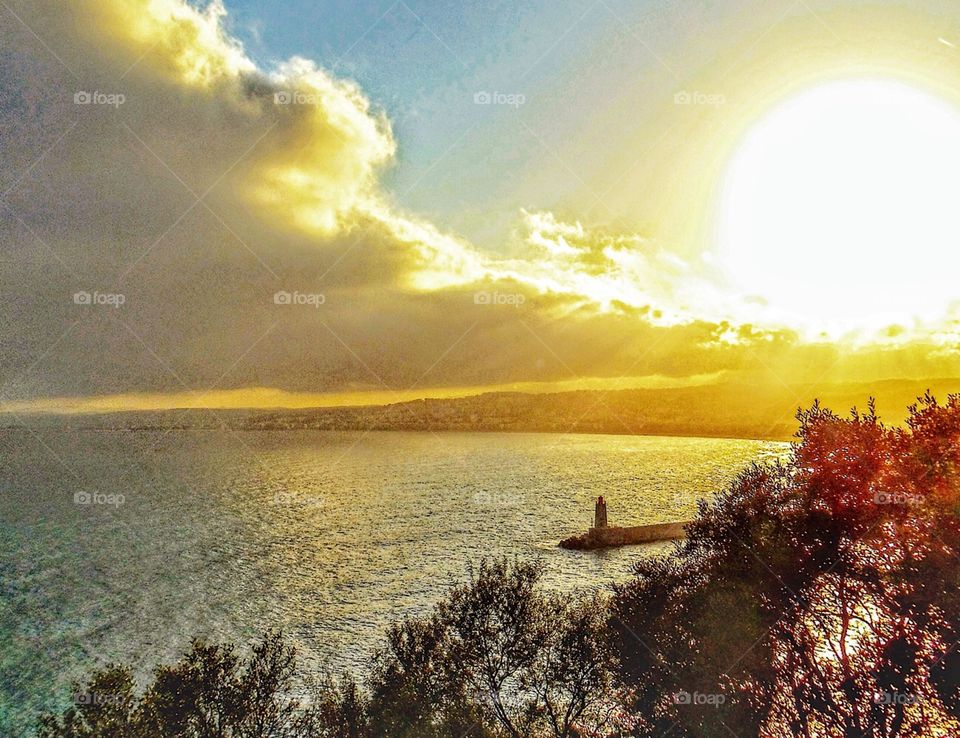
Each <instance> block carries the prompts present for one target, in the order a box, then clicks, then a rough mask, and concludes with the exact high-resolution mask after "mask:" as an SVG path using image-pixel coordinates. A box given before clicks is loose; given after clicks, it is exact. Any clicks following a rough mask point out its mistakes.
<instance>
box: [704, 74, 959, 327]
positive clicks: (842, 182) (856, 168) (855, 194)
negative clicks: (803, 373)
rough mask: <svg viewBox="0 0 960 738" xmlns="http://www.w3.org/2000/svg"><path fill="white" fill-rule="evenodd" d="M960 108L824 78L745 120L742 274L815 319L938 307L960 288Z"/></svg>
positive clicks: (788, 312) (722, 231) (906, 89)
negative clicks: (824, 81) (752, 123)
mask: <svg viewBox="0 0 960 738" xmlns="http://www.w3.org/2000/svg"><path fill="white" fill-rule="evenodd" d="M958 214H960V111H958V110H957V109H956V108H954V107H953V106H952V105H951V104H950V103H948V102H946V101H944V100H941V99H938V98H936V97H934V96H932V95H930V94H928V93H925V92H923V91H920V90H919V89H915V88H912V87H910V86H908V85H905V84H902V83H899V82H893V81H885V80H846V81H838V82H831V83H827V84H823V85H821V86H819V87H816V88H813V89H811V90H808V91H806V92H803V93H800V94H798V95H796V96H795V97H793V98H791V99H789V100H787V101H786V102H784V103H782V104H781V105H779V106H778V107H776V108H775V109H773V110H772V111H771V112H770V113H768V114H767V116H766V117H764V118H763V119H761V120H760V121H759V122H758V123H757V124H756V125H755V126H754V127H753V128H752V129H750V130H749V132H748V133H747V135H746V137H745V138H744V140H743V141H742V143H741V145H740V146H739V148H738V149H737V150H736V151H735V153H734V155H733V157H732V159H731V161H730V163H729V165H728V167H727V170H726V173H725V178H724V181H723V189H722V191H721V194H720V210H719V213H718V233H717V239H718V247H719V253H720V257H721V261H722V263H723V266H724V268H725V270H726V271H727V273H728V277H729V278H730V280H731V281H732V282H733V284H734V285H735V286H736V287H737V288H739V289H740V290H743V291H744V292H745V293H747V294H749V295H755V296H759V297H762V298H763V299H764V300H765V301H766V302H767V303H768V304H769V305H770V307H771V308H773V309H774V310H776V311H777V312H779V313H781V314H782V315H783V316H784V317H786V318H788V319H792V320H793V321H796V322H797V323H799V324H800V325H803V326H805V327H808V328H816V329H826V330H842V329H846V328H853V327H879V326H880V325H886V324H890V323H894V322H898V323H904V322H905V321H909V320H910V319H912V318H930V319H935V318H937V317H941V316H942V315H943V313H944V310H945V309H946V307H947V305H948V304H949V303H950V302H951V301H952V300H955V299H957V298H958V297H960V237H958V234H960V218H958Z"/></svg>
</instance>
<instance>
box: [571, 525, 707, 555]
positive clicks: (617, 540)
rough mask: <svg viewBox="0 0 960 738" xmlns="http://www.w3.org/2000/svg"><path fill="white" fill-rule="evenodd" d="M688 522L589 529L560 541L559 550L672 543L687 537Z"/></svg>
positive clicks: (585, 549) (584, 549) (586, 549)
mask: <svg viewBox="0 0 960 738" xmlns="http://www.w3.org/2000/svg"><path fill="white" fill-rule="evenodd" d="M689 523H690V521H689V520H687V521H683V522H679V523H655V524H653V525H634V526H630V527H626V528H620V527H616V526H614V527H605V528H591V529H590V530H588V531H587V532H586V533H582V534H581V535H578V536H571V537H570V538H564V539H563V540H562V541H560V548H569V549H574V550H579V551H588V550H591V549H596V548H613V547H616V546H633V545H637V544H640V543H654V542H656V541H674V540H679V539H681V538H686V537H687V530H686V528H687V525H688V524H689Z"/></svg>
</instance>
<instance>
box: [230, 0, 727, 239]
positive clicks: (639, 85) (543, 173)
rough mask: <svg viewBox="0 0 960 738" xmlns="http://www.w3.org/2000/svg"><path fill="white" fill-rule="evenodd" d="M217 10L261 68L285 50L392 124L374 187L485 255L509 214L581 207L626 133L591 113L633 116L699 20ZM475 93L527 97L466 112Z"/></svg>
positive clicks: (688, 56)
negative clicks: (333, 76) (384, 166)
mask: <svg viewBox="0 0 960 738" xmlns="http://www.w3.org/2000/svg"><path fill="white" fill-rule="evenodd" d="M226 5H227V9H228V11H229V12H230V18H231V21H230V22H231V30H232V32H233V33H235V34H236V35H237V36H239V37H240V38H242V39H243V41H244V43H245V44H246V46H247V50H248V52H249V53H250V55H251V56H253V57H254V58H256V59H257V60H258V61H259V62H261V63H262V64H264V65H265V66H269V65H270V63H271V62H273V61H276V60H279V59H284V58H287V57H289V56H291V55H294V54H299V55H301V56H305V57H308V58H311V59H314V60H316V61H317V62H318V63H319V64H321V65H322V66H324V67H325V68H327V69H332V70H333V71H334V72H336V73H337V74H339V75H341V76H346V77H349V78H351V79H354V80H356V81H357V82H358V83H359V85H360V86H361V87H362V89H363V90H364V92H365V93H366V94H367V95H368V96H369V97H370V98H371V99H372V100H373V101H374V102H375V103H376V104H378V105H380V106H382V107H383V109H384V110H385V111H386V112H387V114H388V116H389V117H390V119H391V121H392V123H393V125H394V130H395V133H396V136H397V139H398V142H399V149H400V150H399V156H398V160H397V164H396V166H395V167H394V168H393V170H392V171H391V172H390V173H389V174H388V175H387V177H386V180H385V184H386V186H387V187H388V188H389V189H390V190H391V191H392V192H393V193H394V195H395V196H396V198H397V199H398V201H399V203H400V205H401V206H403V207H406V208H409V209H411V210H414V211H416V212H418V213H421V214H424V215H426V216H429V217H431V218H433V219H435V220H436V221H438V222H439V223H440V224H442V225H444V226H446V227H449V228H452V229H454V230H456V231H458V232H461V233H463V234H464V235H466V236H468V237H470V238H472V239H474V240H476V241H478V242H480V243H483V244H484V245H486V246H488V247H491V248H496V246H497V242H498V241H500V240H501V239H502V237H503V235H504V233H505V231H506V230H508V229H509V228H510V226H511V224H512V223H513V222H514V221H515V219H516V215H517V211H518V208H520V207H525V208H529V209H539V208H546V209H559V210H561V211H563V210H564V209H569V210H573V209H575V208H576V209H577V210H580V211H581V212H582V211H583V210H584V209H585V208H584V206H583V203H582V202H576V203H574V202H572V201H571V200H572V199H573V198H574V197H578V190H579V189H580V187H581V185H582V184H583V183H584V182H590V180H591V179H593V178H594V177H598V176H602V175H601V172H602V171H603V170H604V169H605V168H609V167H608V162H607V161H605V159H606V158H607V156H612V155H613V154H612V153H611V152H614V151H615V150H616V145H617V144H618V143H624V142H625V139H627V138H628V137H629V135H630V131H629V130H625V129H624V126H623V125H622V124H621V123H620V122H619V119H618V120H613V121H610V122H609V123H608V124H607V125H604V121H603V119H602V111H603V110H605V109H607V108H609V107H611V105H612V104H613V103H619V104H628V105H631V106H632V107H633V109H634V111H635V115H636V120H637V121H638V122H640V121H642V120H643V118H644V116H645V115H647V114H648V113H649V112H651V111H652V110H654V109H655V108H656V106H657V105H658V104H659V101H660V100H662V99H663V97H664V96H666V95H668V94H670V93H671V90H673V89H676V88H677V86H678V85H679V84H681V83H682V79H683V76H684V74H685V70H688V69H689V68H690V67H691V65H692V64H696V63H697V57H698V56H699V54H693V53H690V52H689V50H688V51H685V52H684V53H683V54H682V55H678V53H677V51H676V48H677V43H678V41H679V40H680V38H681V37H682V36H683V35H684V34H685V28H687V27H690V28H692V27H693V26H694V25H697V26H702V25H703V24H704V23H709V22H710V13H711V11H710V9H709V7H708V4H707V3H705V2H700V1H698V0H691V1H688V2H681V3H670V4H665V3H654V2H624V1H623V0H604V1H603V2H598V3H596V4H591V3H583V2H577V1H572V0H533V1H531V0H490V1H489V2H483V3H437V2H423V1H422V0H406V2H395V1H394V0H379V1H378V0H366V1H364V2H351V1H349V0H326V1H324V2H315V1H314V2H305V1H303V0H298V1H295V2H288V3H283V4H276V3H272V2H266V0H226ZM708 46H709V44H706V45H700V46H699V47H698V48H700V49H701V50H707V47H708ZM480 91H491V92H492V91H498V92H503V93H507V94H520V95H524V97H525V101H524V103H523V105H522V106H521V107H518V108H515V107H511V106H509V105H499V106H498V105H491V106H478V105H475V104H474V100H473V96H474V94H475V93H476V92H480ZM598 113H599V114H600V115H598ZM618 156H619V154H618ZM623 214H624V215H626V216H627V217H629V207H627V208H626V209H625V210H624V213H623ZM597 215H601V214H599V213H598V214H597Z"/></svg>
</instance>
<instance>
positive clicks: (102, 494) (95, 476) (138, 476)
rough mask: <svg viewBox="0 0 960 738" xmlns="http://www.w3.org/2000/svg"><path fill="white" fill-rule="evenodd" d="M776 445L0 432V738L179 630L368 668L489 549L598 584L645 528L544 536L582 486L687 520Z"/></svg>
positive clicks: (620, 517)
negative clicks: (612, 538)
mask: <svg viewBox="0 0 960 738" xmlns="http://www.w3.org/2000/svg"><path fill="white" fill-rule="evenodd" d="M788 452H789V445H788V444H784V443H778V442H767V441H753V440H730V439H707V438H664V437H646V436H616V435H559V434H538V433H430V432H418V433H415V432H410V433H404V432H389V431H387V432H367V433H364V432H359V431H356V432H344V433H337V432H326V431H323V432H319V431H265V432H240V431H232V430H216V431H211V430H203V431H199V430H198V431H185V430H173V431H164V430H151V431H114V430H107V431H104V430H63V429H51V428H45V429H39V428H38V429H33V430H3V431H0V735H3V736H11V738H24V737H26V736H29V735H32V734H33V729H34V726H35V720H36V716H37V715H38V714H39V713H41V712H43V711H47V710H59V709H63V708H64V707H65V706H66V705H68V704H69V703H70V701H71V699H72V694H73V689H72V686H71V685H72V683H73V682H75V681H76V680H78V679H81V678H82V677H83V676H84V675H85V674H88V673H89V672H90V670H91V669H94V668H97V667H102V666H104V665H106V664H108V663H111V662H114V663H120V662H122V663H126V664H129V665H131V666H132V667H133V668H134V671H135V673H136V675H137V676H138V678H139V679H145V678H146V677H147V676H148V675H149V674H150V672H151V670H152V668H153V667H154V666H155V665H156V664H158V663H164V662H172V661H174V660H176V658H177V657H178V656H179V655H180V654H182V653H183V652H184V650H185V649H187V648H188V647H189V644H190V641H191V639H192V638H204V639H207V640H210V641H217V642H228V643H233V644H238V645H241V646H243V645H246V644H249V643H251V642H252V641H253V640H255V639H256V638H257V637H258V636H259V635H260V634H262V633H263V632H264V631H265V630H266V629H268V628H274V629H281V630H282V631H283V632H284V633H285V634H286V635H287V636H288V638H289V639H290V640H291V641H292V642H293V643H294V644H295V645H296V646H297V649H298V652H299V659H300V663H301V667H302V668H303V669H304V670H306V671H307V672H308V673H330V674H333V675H337V674H342V673H345V672H352V673H354V674H356V675H362V673H363V672H364V670H365V668H366V666H367V665H368V664H369V660H370V658H371V656H372V654H373V653H374V652H375V651H376V649H377V648H378V647H379V646H380V645H381V644H382V643H383V639H384V633H385V630H386V628H387V627H388V626H389V624H390V623H392V622H395V621H397V620H399V619H401V618H403V617H406V616H415V615H422V614H424V613H427V612H429V610H430V608H432V607H433V606H434V605H435V603H436V602H437V601H438V600H439V599H440V598H442V596H443V594H444V592H445V591H446V590H447V589H448V588H450V587H451V586H453V585H455V584H456V583H458V582H461V581H463V580H464V578H465V576H466V574H467V572H468V569H469V567H470V566H475V565H476V564H478V563H479V562H480V561H481V560H483V558H484V557H491V556H506V557H511V558H521V559H536V560H538V561H540V562H541V563H542V564H543V567H544V572H545V573H544V580H543V584H544V586H545V587H548V588H551V589H555V590H559V591H576V590H588V589H597V588H601V589H609V587H610V586H611V584H612V583H615V582H623V581H627V580H629V579H630V577H631V576H632V568H633V565H634V564H635V563H636V562H637V561H638V560H639V559H640V558H642V557H644V556H652V555H657V554H662V553H666V552H669V551H670V550H671V547H672V545H673V544H670V543H659V544H651V545H648V546H635V547H627V548H621V549H615V550H606V551H599V552H575V551H566V550H562V549H559V548H558V547H557V543H558V541H559V540H560V539H561V538H564V537H566V536H569V535H573V534H575V533H580V532H583V531H585V530H586V529H587V528H588V527H589V525H590V523H591V520H592V515H593V502H594V500H595V498H596V497H597V496H598V495H603V496H604V497H606V499H607V504H608V516H609V519H610V524H611V525H639V524H644V523H656V522H665V521H671V520H684V519H688V518H690V517H692V516H693V515H694V513H695V510H696V505H697V501H698V500H701V499H710V498H711V497H712V496H713V495H714V494H716V493H718V492H720V491H722V490H723V489H724V488H725V487H726V485H728V484H729V482H730V481H731V480H732V479H733V478H734V477H735V476H736V475H737V473H738V472H740V471H741V470H742V469H744V468H745V467H746V466H747V465H748V464H750V463H752V462H757V463H769V462H771V461H773V460H775V459H777V458H781V457H783V456H785V455H786V454H787V453H788Z"/></svg>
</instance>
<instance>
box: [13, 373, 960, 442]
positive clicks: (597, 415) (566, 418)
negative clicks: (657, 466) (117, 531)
mask: <svg viewBox="0 0 960 738" xmlns="http://www.w3.org/2000/svg"><path fill="white" fill-rule="evenodd" d="M927 389H930V390H931V391H933V392H934V394H936V395H937V396H939V397H940V398H942V399H945V398H946V395H947V394H948V393H960V379H935V380H912V379H895V380H884V381H880V382H871V383H862V384H822V385H818V386H816V387H815V386H813V385H800V386H793V387H786V386H781V385H765V386H753V385H749V384H739V383H732V382H731V383H723V384H712V385H702V386H696V387H683V388H671V389H625V390H580V391H573V392H557V393H544V394H538V393H523V392H491V393H485V394H480V395H474V396H471V397H462V398H451V399H430V398H428V399H423V400H415V401H411V402H400V403H395V404H391V405H369V406H359V407H325V408H312V409H306V410H287V409H278V410H273V411H261V410H216V411H213V410H167V411H163V412H136V413H134V412H130V413H112V414H109V415H98V416H92V415H91V416H69V417H67V416H64V417H57V416H33V417H32V418H30V419H29V420H28V421H27V422H29V423H30V424H31V425H57V426H60V427H63V426H67V427H70V428H87V429H152V428H164V429H167V428H180V429H216V428H223V427H228V428H231V429H234V430H241V431H254V430H341V431H344V430H405V431H527V432H547V433H616V434H641V435H677V436H716V437H730V438H765V439H789V438H791V437H792V436H793V433H794V431H795V430H796V420H795V414H796V411H797V409H798V408H800V407H809V406H810V404H811V403H812V402H813V400H814V399H815V398H819V399H820V401H821V404H823V405H825V406H826V407H829V408H831V409H833V410H834V411H835V412H837V413H838V414H841V415H845V414H846V413H847V412H848V411H849V410H850V408H852V407H853V406H858V407H860V408H865V407H866V404H867V399H868V398H869V397H871V396H873V397H876V398H877V405H878V410H879V412H880V415H881V417H882V419H883V420H885V421H886V422H888V423H891V424H898V423H900V422H902V420H903V418H904V417H905V415H906V412H905V411H906V407H907V406H908V405H909V404H911V403H912V402H913V401H914V400H915V399H916V397H917V396H918V395H921V394H923V393H924V392H925V391H926V390H927ZM8 425H14V426H15V425H18V423H13V422H11V423H9V424H8Z"/></svg>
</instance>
